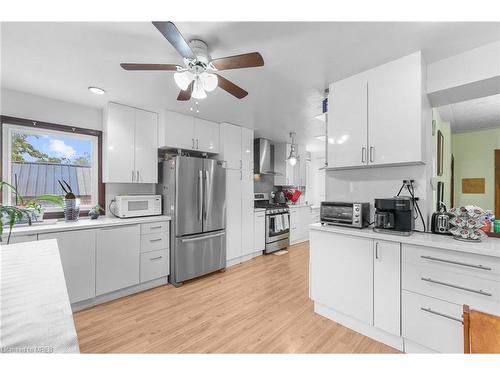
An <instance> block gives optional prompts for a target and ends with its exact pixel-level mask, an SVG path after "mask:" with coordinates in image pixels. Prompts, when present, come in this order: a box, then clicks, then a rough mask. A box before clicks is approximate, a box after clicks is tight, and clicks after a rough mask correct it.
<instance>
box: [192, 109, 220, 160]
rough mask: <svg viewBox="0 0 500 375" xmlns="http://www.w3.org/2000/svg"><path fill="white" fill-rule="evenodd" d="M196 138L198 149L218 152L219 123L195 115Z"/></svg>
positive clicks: (213, 152)
mask: <svg viewBox="0 0 500 375" xmlns="http://www.w3.org/2000/svg"><path fill="white" fill-rule="evenodd" d="M194 139H195V146H196V150H197V151H201V152H209V153H212V154H217V153H218V152H219V124H218V123H216V122H213V121H207V120H203V119H201V118H196V117H195V119H194Z"/></svg>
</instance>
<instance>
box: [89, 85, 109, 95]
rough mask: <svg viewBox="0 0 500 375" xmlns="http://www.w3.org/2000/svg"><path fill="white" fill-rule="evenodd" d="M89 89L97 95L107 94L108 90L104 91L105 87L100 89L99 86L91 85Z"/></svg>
mask: <svg viewBox="0 0 500 375" xmlns="http://www.w3.org/2000/svg"><path fill="white" fill-rule="evenodd" d="M89 91H90V92H91V93H92V94H96V95H104V94H106V91H104V90H103V89H100V88H99V87H94V86H90V87H89Z"/></svg>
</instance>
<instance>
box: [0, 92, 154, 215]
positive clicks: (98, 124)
mask: <svg viewBox="0 0 500 375" xmlns="http://www.w3.org/2000/svg"><path fill="white" fill-rule="evenodd" d="M0 100H1V106H0V110H1V113H2V115H6V116H13V117H19V118H25V119H30V120H38V121H44V122H51V123H55V124H60V125H73V126H76V127H80V128H88V129H95V130H102V119H103V115H102V109H100V108H92V107H87V106H83V105H80V104H75V103H68V102H64V101H60V100H55V99H50V98H46V97H42V96H37V95H33V94H28V93H24V92H20V91H15V90H10V89H5V88H2V90H1V97H0ZM154 191H155V184H106V212H107V215H110V213H109V212H108V206H109V203H110V201H111V199H113V197H114V196H115V195H118V194H152V193H154Z"/></svg>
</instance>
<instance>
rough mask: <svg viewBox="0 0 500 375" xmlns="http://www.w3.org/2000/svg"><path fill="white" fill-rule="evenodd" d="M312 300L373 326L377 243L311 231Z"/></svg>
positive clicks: (359, 238) (366, 239)
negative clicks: (374, 246)
mask: <svg viewBox="0 0 500 375" xmlns="http://www.w3.org/2000/svg"><path fill="white" fill-rule="evenodd" d="M310 293H311V298H312V299H313V300H314V301H315V302H316V303H320V304H322V305H324V306H326V307H328V308H330V309H333V310H336V311H338V312H340V313H343V314H345V315H348V316H350V317H353V318H356V319H358V320H360V321H362V322H365V323H367V324H369V325H373V240H371V239H368V238H362V237H354V236H347V235H343V234H336V233H327V232H322V231H316V230H315V231H311V234H310Z"/></svg>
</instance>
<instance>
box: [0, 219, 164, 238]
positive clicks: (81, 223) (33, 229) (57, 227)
mask: <svg viewBox="0 0 500 375" xmlns="http://www.w3.org/2000/svg"><path fill="white" fill-rule="evenodd" d="M170 219H171V218H170V216H164V215H160V216H146V217H135V218H128V219H120V218H117V217H108V216H100V217H99V218H98V219H97V220H91V219H88V218H81V219H80V220H78V221H76V222H71V223H67V222H65V221H64V220H61V221H58V222H57V223H55V224H35V225H31V226H20V227H14V228H13V229H12V236H13V237H15V236H26V235H31V234H40V233H53V232H64V231H70V230H79V229H92V228H105V227H114V226H118V225H130V224H141V223H153V222H158V221H165V220H170ZM7 234H8V228H4V237H5V236H6V235H7Z"/></svg>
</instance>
